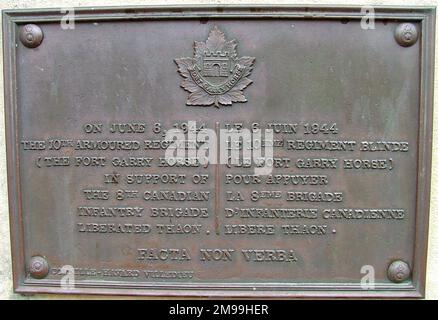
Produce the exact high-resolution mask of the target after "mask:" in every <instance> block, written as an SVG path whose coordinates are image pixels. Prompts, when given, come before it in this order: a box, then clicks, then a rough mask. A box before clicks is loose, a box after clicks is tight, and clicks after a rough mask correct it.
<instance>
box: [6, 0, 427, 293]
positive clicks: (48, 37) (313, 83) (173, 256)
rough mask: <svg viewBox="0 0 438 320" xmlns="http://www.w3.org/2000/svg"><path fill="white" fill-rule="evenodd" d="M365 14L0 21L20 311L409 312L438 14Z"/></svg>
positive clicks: (13, 14) (124, 14)
mask: <svg viewBox="0 0 438 320" xmlns="http://www.w3.org/2000/svg"><path fill="white" fill-rule="evenodd" d="M363 9H364V8H360V7H356V8H345V7H339V8H336V7H335V8H333V7H323V8H320V7H307V8H304V7H284V6H277V7H275V6H274V7H264V6H255V7H240V6H223V7H202V6H201V7H130V8H103V9H102V8H94V9H91V8H90V9H86V8H85V9H76V10H74V12H73V11H72V10H63V11H61V10H57V9H53V10H22V11H19V10H13V11H5V12H4V13H3V32H4V36H3V39H4V52H5V55H4V56H5V93H6V125H7V127H6V129H7V160H8V186H9V205H10V220H11V235H12V244H13V269H14V287H15V290H16V292H20V293H38V292H45V293H74V294H76V293H85V294H88V293H93V294H122V295H152V296H163V295H164V296H209V297H211V296H226V297H246V296H250V297H316V296H317V297H337V296H342V297H421V296H423V295H424V285H425V281H424V280H425V267H426V252H427V232H428V210H429V189H430V161H431V136H432V130H431V126H432V83H433V78H432V71H433V64H432V60H433V48H434V43H433V40H434V34H433V32H434V21H435V15H434V13H435V11H434V9H433V8H381V7H377V8H374V9H373V8H368V9H366V10H363ZM226 134H229V135H230V136H229V137H228V138H226V139H224V136H226ZM231 135H238V136H239V135H241V136H239V138H238V139H237V140H233V138H232V137H231ZM213 146H214V148H213ZM206 147H208V148H206ZM172 148H173V149H172ZM269 150H270V151H272V155H271V156H269ZM171 152H173V153H171ZM233 152H235V153H234V155H233ZM245 152H249V153H245ZM228 154H231V156H228ZM248 154H249V155H250V157H245V155H248ZM169 155H174V156H169ZM224 155H225V156H224ZM207 158H208V159H210V160H209V161H206V159H207ZM214 159H216V160H217V161H216V162H215V161H214Z"/></svg>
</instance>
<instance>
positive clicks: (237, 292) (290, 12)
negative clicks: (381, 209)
mask: <svg viewBox="0 0 438 320" xmlns="http://www.w3.org/2000/svg"><path fill="white" fill-rule="evenodd" d="M374 8H375V18H376V20H392V21H394V20H396V21H399V22H407V21H410V22H412V21H414V22H417V23H419V24H420V25H421V30H420V32H421V35H422V36H421V59H420V60H421V66H420V69H421V76H420V79H421V83H420V94H421V97H420V106H419V110H418V112H419V115H420V116H419V119H420V120H419V128H420V129H419V139H418V141H417V143H418V167H419V170H418V171H417V179H418V180H417V181H418V182H417V190H416V191H417V195H416V199H417V204H416V210H417V215H416V222H415V252H414V259H413V261H414V262H415V265H414V266H412V282H411V283H409V284H399V285H386V286H380V287H379V288H378V289H376V290H369V291H366V290H361V288H360V287H359V286H358V285H357V284H336V283H325V284H305V283H291V284H288V285H287V286H276V285H272V284H269V283H265V284H263V283H245V284H233V283H220V284H213V283H206V284H200V283H178V284H167V283H165V282H162V283H137V284H134V283H116V284H114V283H113V284H111V285H106V284H105V283H104V282H102V281H88V282H86V283H81V284H78V285H77V286H76V288H74V289H72V290H65V289H62V288H61V287H60V286H59V283H57V282H56V283H55V281H51V280H44V279H31V278H28V277H26V273H27V266H26V264H25V254H24V250H25V248H24V236H25V232H26V231H25V230H24V228H23V224H22V208H21V203H22V194H21V192H20V185H21V184H22V183H25V182H23V181H22V180H21V177H20V167H19V164H20V161H19V157H20V152H19V150H20V143H19V141H18V140H19V138H18V136H17V133H18V132H19V131H18V129H19V128H18V119H19V117H20V112H19V106H18V102H17V92H16V85H17V82H16V75H17V69H16V66H17V62H16V44H17V43H18V41H19V36H20V35H19V28H20V26H23V25H25V24H34V23H57V22H60V21H61V19H62V14H61V13H60V10H59V9H29V10H4V11H3V13H2V15H3V50H4V79H5V81H4V90H5V116H6V147H7V169H8V195H9V211H10V232H11V243H12V265H13V286H14V290H15V292H17V293H22V294H34V293H61V294H103V295H146V296H179V297H184V296H192V297H271V298H286V297H293V298H306V297H373V298H376V297H385V298H391V297H393V298H394V297H399V298H400V297H405V298H420V297H424V294H425V277H426V257H427V238H428V220H429V219H428V218H429V206H430V195H429V194H430V174H431V155H432V148H431V146H432V118H433V113H432V103H433V61H434V31H435V8H434V7H374ZM75 18H76V21H80V22H99V21H126V22H128V21H144V20H163V19H164V20H178V19H187V20H199V19H209V20H214V19H242V20H245V19H285V18H287V19H303V20H306V21H307V20H308V21H312V20H315V19H318V20H321V19H323V20H333V19H338V20H340V19H351V20H359V19H361V18H362V14H361V8H360V7H358V6H357V7H344V6H335V7H333V6H263V5H261V6H247V5H243V6H236V5H221V6H201V5H200V6H149V7H95V8H75ZM176 76H177V75H176Z"/></svg>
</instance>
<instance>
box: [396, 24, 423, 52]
mask: <svg viewBox="0 0 438 320" xmlns="http://www.w3.org/2000/svg"><path fill="white" fill-rule="evenodd" d="M394 36H395V40H396V41H397V43H398V44H399V45H401V46H402V47H410V46H412V45H413V44H414V43H415V42H417V40H418V31H417V28H416V27H415V25H413V24H412V23H401V24H399V25H398V26H397V28H396V29H395V34H394Z"/></svg>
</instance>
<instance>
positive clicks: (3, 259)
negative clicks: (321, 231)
mask: <svg viewBox="0 0 438 320" xmlns="http://www.w3.org/2000/svg"><path fill="white" fill-rule="evenodd" d="M172 4H180V5H181V4H300V5H305V4H313V5H320V4H330V5H387V6H398V5H405V6H414V5H415V6H437V5H438V0H426V1H423V0H380V1H375V0H374V1H372V0H371V1H370V0H322V1H317V0H299V1H290V0H289V1H285V0H277V1H274V0H271V1H269V0H268V1H263V0H225V1H222V0H190V1H184V0H148V1H139V0H124V1H123V0H63V1H61V0H0V9H1V10H3V9H21V8H61V7H81V6H117V5H172ZM0 19H1V17H0ZM437 26H438V23H437ZM0 29H1V24H0ZM436 33H437V34H438V31H437V32H436ZM0 41H1V39H0ZM435 42H436V44H438V41H435ZM435 51H436V53H438V45H437V46H436V50H435ZM0 74H3V57H2V53H1V52H0ZM434 86H435V96H434V101H435V112H434V121H433V122H434V141H433V160H432V194H431V209H430V223H429V224H430V227H429V250H428V257H427V258H428V270H427V284H426V299H438V136H437V134H438V107H437V105H436V104H437V103H438V62H437V59H436V55H435V85H434ZM3 104H4V98H3V77H0V299H53V298H58V299H59V298H61V299H66V298H82V299H84V298H85V299H89V298H99V297H98V296H60V295H34V296H31V297H28V296H26V297H25V296H22V295H19V294H15V293H13V290H12V268H11V267H12V266H11V250H10V237H9V212H8V195H7V176H6V146H5V135H4V131H5V130H4V105H3ZM420 201H421V199H420Z"/></svg>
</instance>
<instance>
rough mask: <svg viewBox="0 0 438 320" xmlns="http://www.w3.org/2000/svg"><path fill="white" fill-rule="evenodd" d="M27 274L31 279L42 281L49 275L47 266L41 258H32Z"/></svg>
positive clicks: (45, 261)
mask: <svg viewBox="0 0 438 320" xmlns="http://www.w3.org/2000/svg"><path fill="white" fill-rule="evenodd" d="M29 273H30V275H31V276H32V278H35V279H42V278H45V277H46V276H47V274H48V273H49V264H48V263H47V260H46V259H44V258H43V257H41V256H34V257H32V258H31V259H30V261H29Z"/></svg>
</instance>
